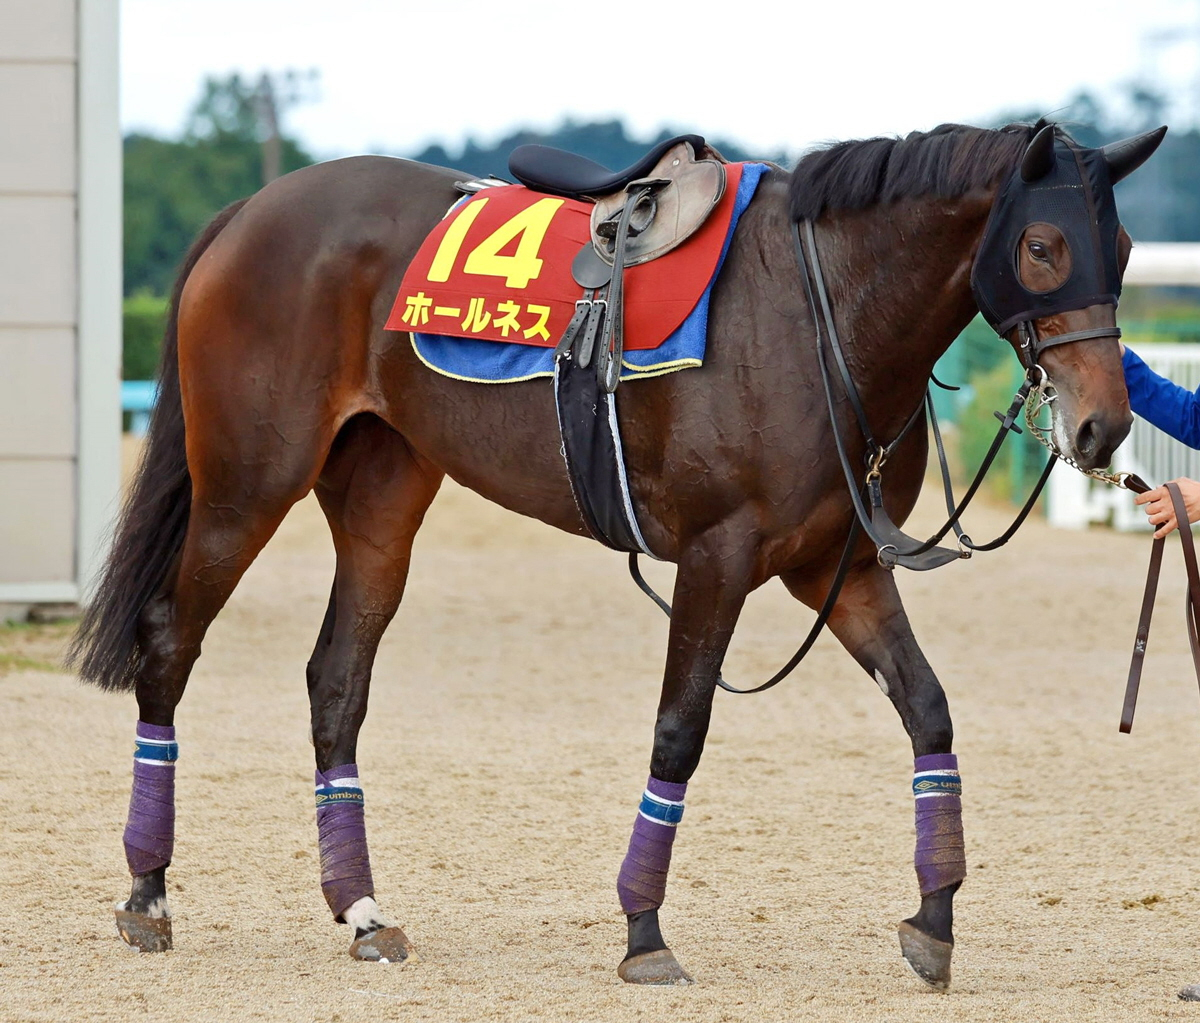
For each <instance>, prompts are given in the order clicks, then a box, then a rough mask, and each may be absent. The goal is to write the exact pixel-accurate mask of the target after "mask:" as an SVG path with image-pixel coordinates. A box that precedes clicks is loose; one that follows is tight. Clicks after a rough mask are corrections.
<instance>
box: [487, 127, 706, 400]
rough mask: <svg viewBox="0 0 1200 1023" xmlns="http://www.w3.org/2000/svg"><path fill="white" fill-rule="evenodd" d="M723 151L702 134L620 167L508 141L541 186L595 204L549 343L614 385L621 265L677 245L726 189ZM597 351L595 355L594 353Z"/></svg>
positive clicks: (516, 166)
mask: <svg viewBox="0 0 1200 1023" xmlns="http://www.w3.org/2000/svg"><path fill="white" fill-rule="evenodd" d="M724 164H725V160H724V158H723V157H722V156H721V154H720V153H718V152H717V151H716V150H715V149H713V148H712V147H711V146H709V145H708V144H707V143H706V142H705V141H704V139H703V138H701V137H700V136H699V135H680V136H677V137H676V138H672V139H666V140H665V141H663V142H660V143H659V144H658V145H656V146H654V147H653V148H652V149H651V150H650V151H649V152H648V153H647V154H646V155H645V156H644V157H642V159H640V160H638V161H637V163H635V164H633V165H632V166H630V167H626V168H625V169H624V170H622V171H610V170H609V169H608V168H607V167H604V166H602V165H601V164H598V163H596V162H595V161H594V160H589V159H587V158H586V157H583V156H579V155H577V154H575V153H569V152H566V151H564V150H561V149H553V148H551V147H549V146H538V145H525V146H519V147H518V148H517V149H515V150H513V153H512V155H511V156H510V157H509V161H508V168H509V171H510V172H511V173H512V175H513V177H515V178H516V179H517V180H518V181H519V182H521V184H523V185H525V186H526V187H527V188H532V189H534V190H536V191H539V192H547V193H550V194H552V195H562V196H566V197H567V198H570V199H577V200H582V201H584V202H591V203H592V204H593V208H592V214H591V240H590V242H589V243H588V244H585V245H584V246H583V248H582V249H580V251H579V253H578V255H577V256H576V257H575V260H574V262H573V263H572V266H571V273H572V276H573V277H574V279H575V283H576V284H578V285H579V286H580V287H581V288H583V289H584V292H583V297H582V298H581V299H580V300H579V301H577V302H576V303H575V315H574V317H572V319H571V321H570V323H569V324H568V325H567V328H566V330H565V331H564V332H563V336H562V338H561V340H560V341H559V344H558V347H557V348H556V349H555V360H556V361H558V360H559V359H560V358H566V359H569V360H571V362H572V363H573V364H574V365H575V366H578V367H580V368H584V369H586V368H587V367H588V366H590V365H592V363H593V361H594V362H595V367H596V375H597V379H598V380H599V381H600V383H601V385H602V386H603V388H604V389H605V391H607V392H608V393H610V394H611V393H612V392H613V391H615V390H616V388H617V384H618V382H619V380H620V376H621V356H622V353H623V350H624V309H623V295H624V271H625V268H626V267H630V266H637V265H639V264H641V263H647V262H649V261H650V260H652V259H657V258H658V257H660V256H663V255H665V254H666V253H668V252H670V251H671V250H673V249H675V248H678V247H679V246H680V245H682V244H683V243H684V242H685V241H687V239H688V238H690V237H691V236H692V235H693V234H695V233H696V232H697V231H698V230H699V229H700V227H701V226H702V225H703V224H704V222H705V220H707V219H708V216H709V214H711V213H712V211H713V210H714V209H715V208H716V205H717V203H718V202H720V200H721V197H722V195H724V193H725V166H724ZM594 357H595V358H594Z"/></svg>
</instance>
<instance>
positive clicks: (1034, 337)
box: [1017, 320, 1121, 373]
mask: <svg viewBox="0 0 1200 1023" xmlns="http://www.w3.org/2000/svg"><path fill="white" fill-rule="evenodd" d="M1120 336H1121V328H1120V327H1092V328H1090V329H1089V330H1072V331H1068V332H1067V333H1066V334H1055V335H1054V336H1053V337H1039V336H1038V332H1037V327H1036V326H1035V325H1034V323H1033V322H1032V321H1031V320H1022V321H1021V322H1020V323H1018V324H1017V337H1018V338H1020V344H1019V345H1018V346H1017V351H1018V352H1019V354H1020V359H1021V365H1022V366H1024V367H1025V368H1026V369H1027V370H1033V369H1035V368H1036V367H1037V365H1038V363H1039V362H1041V359H1042V353H1043V352H1045V351H1046V349H1047V348H1053V347H1054V346H1055V345H1066V344H1070V343H1071V342H1072V341H1091V340H1093V339H1096V338H1102V337H1114V338H1119V337H1120ZM1042 372H1043V373H1045V370H1044V369H1043V370H1042Z"/></svg>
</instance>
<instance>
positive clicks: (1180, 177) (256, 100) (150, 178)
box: [124, 72, 1200, 379]
mask: <svg viewBox="0 0 1200 1023" xmlns="http://www.w3.org/2000/svg"><path fill="white" fill-rule="evenodd" d="M311 80H312V75H311V73H310V74H309V75H308V76H305V75H303V74H297V73H295V72H286V73H284V74H282V75H275V76H269V75H263V76H262V77H260V78H259V79H257V80H251V79H247V78H243V77H241V76H239V75H236V74H235V75H231V76H228V77H224V78H209V79H207V80H206V81H205V82H204V84H203V87H202V89H201V94H200V97H199V99H198V100H197V102H196V104H195V106H194V107H193V108H192V110H191V112H190V113H189V115H188V118H187V121H186V124H185V127H184V130H183V134H182V136H181V137H180V138H175V139H167V138H157V137H155V136H151V135H146V134H140V133H135V134H131V135H128V136H126V138H125V146H124V149H125V189H124V193H125V255H124V269H125V294H126V296H127V297H128V300H127V303H126V310H125V312H126V330H125V336H126V352H125V366H124V371H125V377H126V379H145V378H146V377H147V376H149V375H151V374H152V372H153V368H154V366H155V365H156V364H157V352H158V339H159V338H160V337H161V334H162V327H163V323H164V322H165V316H166V312H165V310H166V299H165V297H164V296H166V295H168V294H169V293H170V290H171V286H172V284H173V282H174V279H175V274H176V270H177V268H178V266H179V263H180V261H181V260H182V258H183V255H184V253H185V252H186V251H187V248H188V246H189V245H190V244H191V241H192V239H193V238H194V237H195V236H196V235H197V234H198V233H199V232H200V230H201V229H202V228H203V227H204V225H205V224H206V223H207V222H208V221H209V219H210V218H211V217H212V216H213V215H214V214H215V213H216V212H217V211H218V210H220V209H221V208H222V207H224V206H226V205H227V204H228V203H231V202H233V201H234V200H235V199H240V198H242V197H243V196H246V195H250V194H251V193H253V192H255V191H257V190H258V189H259V188H261V187H262V186H263V184H264V183H265V182H266V181H269V180H271V179H272V178H273V177H275V176H277V175H278V174H279V173H287V172H288V171H292V170H295V169H297V168H299V167H304V166H306V165H308V164H310V163H313V162H314V157H313V155H312V154H311V153H310V152H308V151H307V150H306V149H305V148H304V146H303V145H302V144H301V143H300V142H299V141H298V140H297V139H296V138H295V137H293V136H290V135H288V134H287V133H286V132H285V131H283V130H281V128H280V121H281V119H282V114H283V112H285V111H286V109H287V107H289V106H291V105H293V104H294V103H296V102H298V101H300V99H302V98H303V90H304V86H305V84H306V83H309V82H311ZM1165 107H1166V103H1165V101H1164V99H1163V97H1161V96H1160V95H1159V94H1157V93H1155V92H1153V91H1152V90H1149V89H1145V88H1141V87H1136V88H1130V89H1129V90H1127V95H1125V96H1124V97H1120V98H1119V99H1118V101H1117V102H1115V103H1112V104H1107V105H1106V104H1105V103H1103V102H1101V101H1100V100H1099V99H1098V98H1096V97H1095V96H1094V95H1093V94H1091V93H1087V92H1081V93H1080V94H1078V95H1077V96H1076V97H1075V98H1074V99H1073V100H1072V101H1071V103H1070V104H1068V106H1067V107H1065V108H1063V109H1061V110H1058V111H1055V112H1054V115H1053V116H1054V119H1055V120H1058V121H1062V122H1065V123H1066V124H1067V126H1068V128H1069V130H1070V131H1071V132H1072V133H1073V134H1074V135H1075V137H1076V138H1077V139H1078V140H1079V141H1080V142H1081V143H1083V144H1085V145H1089V146H1090V145H1100V144H1102V143H1104V142H1109V141H1112V140H1114V139H1117V138H1121V137H1124V136H1126V135H1130V134H1133V133H1135V132H1138V131H1143V130H1145V129H1146V128H1150V127H1155V126H1157V125H1158V124H1161V123H1162V122H1163V119H1164V115H1163V112H1164V109H1165ZM1039 113H1040V112H1039V111H1014V112H1011V113H1009V114H1006V115H1004V116H1003V117H1000V118H997V119H996V121H995V122H994V123H996V124H1004V123H1007V122H1009V121H1033V120H1036V118H1037V117H1038V116H1039ZM689 128H690V129H692V130H698V131H701V132H702V133H703V125H692V126H689ZM672 134H676V133H675V132H669V131H666V130H664V131H662V132H660V133H659V134H658V135H657V136H655V137H654V138H650V139H639V138H634V137H632V136H631V135H630V134H629V133H628V132H627V130H626V128H625V125H624V124H623V123H622V122H621V121H619V120H609V121H600V122H581V121H574V120H567V121H565V122H564V123H563V124H562V125H561V126H560V127H558V128H557V129H556V130H554V131H550V132H535V131H531V130H518V131H513V132H511V133H509V134H507V135H505V136H504V137H503V138H501V139H499V140H498V141H497V142H495V143H491V144H489V143H484V142H480V141H478V140H476V139H468V140H467V141H466V142H465V143H464V144H463V145H461V146H458V147H449V148H448V147H446V146H443V145H430V146H427V147H426V148H425V149H423V150H421V151H420V152H418V153H413V154H410V155H411V156H412V158H413V159H416V160H420V161H422V162H424V163H433V164H439V165H442V166H449V167H455V168H457V169H459V170H463V171H466V172H467V173H470V174H475V175H481V176H482V175H486V174H498V175H500V176H506V175H507V169H508V155H509V153H511V152H512V150H513V149H515V148H516V147H517V146H519V145H523V144H525V143H529V142H537V143H541V144H543V145H549V146H557V147H559V148H562V149H569V150H572V151H573V152H577V153H580V154H581V155H583V156H587V157H589V158H590V159H593V160H596V161H597V162H599V163H602V164H604V165H606V166H609V167H624V166H627V165H628V164H631V163H633V162H634V161H635V160H637V159H638V158H639V157H640V156H642V155H643V154H644V153H645V151H646V149H647V148H648V147H649V146H650V145H651V144H653V143H655V142H657V141H660V140H661V139H664V138H669V137H670V136H671V135H672ZM711 141H712V143H713V145H715V146H716V147H717V148H718V149H719V150H720V151H721V152H722V153H723V154H724V155H725V156H726V157H727V158H728V159H730V160H745V159H751V158H766V159H771V160H774V161H776V162H779V163H784V164H786V163H788V162H789V161H788V159H787V157H786V155H785V154H782V153H770V154H762V153H751V152H748V151H747V150H746V149H744V148H743V147H741V146H739V145H737V144H736V143H734V142H730V141H728V140H724V139H713V140H711ZM406 155H409V154H406ZM1117 188H1118V200H1119V202H1120V205H1121V214H1122V218H1123V220H1124V221H1125V224H1126V225H1127V227H1128V228H1129V230H1130V233H1131V234H1132V235H1133V236H1134V238H1135V239H1140V240H1144V241H1149V240H1153V241H1192V240H1200V132H1198V131H1197V130H1196V129H1194V128H1193V129H1191V130H1187V131H1173V132H1171V133H1170V134H1169V135H1168V136H1167V138H1166V141H1165V142H1164V143H1163V145H1162V147H1161V148H1160V150H1159V152H1158V153H1157V155H1156V156H1155V158H1154V159H1153V160H1151V161H1150V162H1149V163H1148V164H1147V165H1146V166H1145V167H1144V168H1142V169H1141V170H1139V171H1138V173H1137V174H1134V175H1132V176H1131V177H1130V178H1128V179H1127V180H1126V181H1124V182H1122V183H1121V184H1120V185H1118V186H1117ZM985 368H986V367H985Z"/></svg>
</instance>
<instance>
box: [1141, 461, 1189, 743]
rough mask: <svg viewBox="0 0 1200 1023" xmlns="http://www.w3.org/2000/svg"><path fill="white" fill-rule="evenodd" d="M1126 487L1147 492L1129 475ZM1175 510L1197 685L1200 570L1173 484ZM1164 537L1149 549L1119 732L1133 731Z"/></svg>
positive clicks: (1144, 485)
mask: <svg viewBox="0 0 1200 1023" xmlns="http://www.w3.org/2000/svg"><path fill="white" fill-rule="evenodd" d="M1125 486H1126V487H1127V488H1128V489H1130V490H1132V491H1133V492H1134V493H1135V494H1144V493H1146V491H1148V490H1150V489H1151V488H1150V486H1149V484H1147V483H1146V482H1145V481H1144V480H1143V479H1141V478H1140V477H1139V476H1134V475H1132V474H1131V475H1130V476H1128V477H1126V479H1125ZM1166 487H1167V493H1168V494H1169V495H1170V497H1171V505H1172V506H1173V507H1174V509H1175V522H1176V524H1177V526H1178V530H1179V539H1180V541H1181V543H1182V546H1183V564H1184V567H1185V568H1186V569H1187V583H1188V584H1187V593H1186V594H1185V595H1184V604H1183V612H1184V618H1185V619H1186V620H1187V628H1188V644H1189V646H1190V647H1191V649H1192V664H1193V665H1194V666H1195V669H1196V681H1197V683H1198V684H1200V636H1198V630H1197V615H1198V613H1200V570H1197V567H1196V545H1195V542H1194V541H1193V539H1192V530H1191V524H1190V523H1189V522H1188V514H1187V507H1186V506H1185V505H1184V503H1183V495H1182V494H1181V493H1180V492H1179V487H1178V485H1177V484H1175V483H1168V484H1167V485H1166ZM1166 542H1167V538H1166V537H1165V536H1163V537H1159V538H1158V539H1157V540H1155V541H1154V544H1153V546H1152V547H1151V548H1150V567H1149V569H1148V570H1147V572H1146V590H1145V592H1144V593H1143V594H1142V610H1141V614H1140V615H1139V616H1138V627H1137V638H1136V639H1135V640H1134V643H1133V657H1132V659H1131V660H1130V662H1129V681H1128V682H1127V683H1126V684H1125V705H1124V707H1122V708H1121V731H1122V732H1129V731H1131V730H1132V729H1133V712H1134V709H1135V708H1136V706H1137V698H1138V687H1139V686H1140V685H1141V681H1142V663H1143V662H1144V661H1145V659H1146V643H1147V641H1148V640H1149V638H1150V618H1151V616H1152V615H1153V614H1154V598H1155V595H1156V594H1157V592H1158V577H1159V574H1160V573H1161V571H1162V557H1163V548H1164V547H1165V546H1166Z"/></svg>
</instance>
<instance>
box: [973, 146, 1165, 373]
mask: <svg viewBox="0 0 1200 1023" xmlns="http://www.w3.org/2000/svg"><path fill="white" fill-rule="evenodd" d="M1165 133H1166V129H1165V128H1159V129H1156V130H1155V131H1150V132H1146V133H1145V134H1143V135H1138V136H1136V137H1134V138H1131V139H1126V140H1125V141H1123V142H1115V143H1113V144H1112V145H1109V146H1105V147H1104V148H1102V149H1084V148H1081V147H1080V146H1077V145H1076V144H1075V143H1074V142H1072V141H1071V140H1070V139H1069V138H1066V137H1063V136H1059V135H1056V133H1055V130H1054V127H1053V125H1047V126H1045V127H1044V128H1042V129H1041V130H1040V131H1039V132H1038V133H1037V134H1036V135H1035V136H1034V138H1033V140H1032V141H1031V142H1030V144H1029V148H1028V149H1027V150H1026V152H1025V156H1024V158H1023V159H1022V161H1021V166H1020V167H1019V168H1018V169H1017V170H1015V171H1014V172H1013V174H1012V176H1011V177H1010V178H1009V179H1008V181H1007V182H1006V183H1005V184H1004V186H1003V187H1002V188H1001V189H1000V192H999V194H998V195H997V197H996V201H995V203H994V204H993V206H992V212H991V216H990V217H989V219H988V223H987V227H986V228H985V229H984V233H983V240H982V242H981V243H980V247H979V254H978V256H977V257H976V259H975V265H974V267H973V268H972V271H971V288H972V291H973V292H974V295H975V301H976V302H977V303H978V305H979V311H980V312H981V313H982V314H983V317H984V319H985V320H987V322H988V323H989V324H990V325H991V326H992V328H993V329H994V330H995V331H996V333H997V334H999V335H1001V336H1004V335H1006V334H1007V333H1008V332H1009V331H1010V330H1012V329H1013V328H1014V327H1019V328H1020V330H1021V340H1022V350H1023V352H1022V354H1023V356H1024V358H1025V359H1026V362H1027V364H1028V365H1029V366H1032V365H1033V364H1034V363H1036V361H1037V356H1038V355H1039V354H1040V352H1041V351H1042V350H1043V349H1045V348H1048V347H1050V346H1051V345H1054V344H1062V343H1065V342H1067V341H1082V340H1085V339H1088V338H1095V337H1117V336H1119V335H1120V331H1119V330H1118V329H1117V328H1116V327H1097V328H1094V329H1092V330H1086V331H1073V332H1071V333H1070V334H1060V335H1058V336H1056V337H1049V338H1038V337H1037V335H1036V332H1035V330H1034V329H1033V321H1034V320H1036V319H1040V318H1042V317H1045V316H1051V315H1053V314H1055V313H1062V312H1067V311H1069V310H1073V309H1085V308H1087V307H1089V306H1094V305H1109V306H1112V307H1113V308H1114V309H1115V308H1116V305H1117V301H1118V299H1119V298H1120V295H1121V268H1120V267H1119V266H1118V259H1117V236H1118V234H1119V232H1120V230H1121V221H1120V218H1119V217H1118V215H1117V207H1116V202H1115V200H1114V199H1113V185H1114V184H1116V182H1118V181H1120V180H1121V178H1123V177H1125V176H1126V175H1127V174H1130V173H1131V172H1132V171H1133V170H1135V169H1136V168H1137V167H1138V166H1140V165H1141V164H1142V162H1143V161H1145V160H1146V159H1148V158H1149V156H1150V155H1151V154H1152V153H1153V152H1154V150H1155V149H1157V148H1158V144H1159V142H1161V141H1162V137H1163V135H1164V134H1165ZM1034 224H1047V225H1050V226H1052V227H1054V228H1056V229H1057V230H1058V231H1059V232H1060V233H1061V234H1062V237H1063V240H1064V241H1065V242H1066V245H1067V248H1068V249H1069V251H1070V257H1071V269H1070V272H1069V274H1068V276H1067V278H1066V279H1065V280H1064V281H1062V282H1061V283H1060V284H1059V285H1058V286H1057V287H1055V288H1053V289H1052V290H1049V291H1042V292H1038V291H1034V290H1031V289H1030V288H1029V287H1027V286H1026V284H1025V283H1024V282H1023V281H1022V280H1021V274H1020V270H1019V257H1020V245H1021V240H1022V238H1023V236H1024V234H1025V232H1026V230H1027V229H1028V228H1029V227H1031V226H1032V225H1034Z"/></svg>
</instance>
